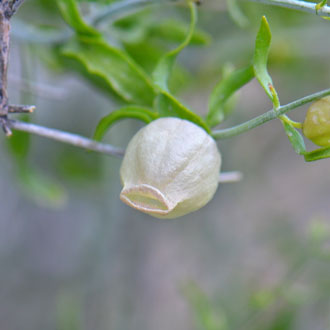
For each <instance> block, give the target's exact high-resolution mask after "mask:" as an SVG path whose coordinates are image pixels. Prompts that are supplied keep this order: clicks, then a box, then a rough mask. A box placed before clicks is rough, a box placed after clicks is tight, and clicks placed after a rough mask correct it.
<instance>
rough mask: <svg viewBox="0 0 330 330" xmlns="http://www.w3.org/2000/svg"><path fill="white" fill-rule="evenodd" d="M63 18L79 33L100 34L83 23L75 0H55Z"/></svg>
mask: <svg viewBox="0 0 330 330" xmlns="http://www.w3.org/2000/svg"><path fill="white" fill-rule="evenodd" d="M57 4H58V7H59V9H60V11H61V14H62V16H63V19H64V20H65V21H66V22H67V23H68V24H69V25H70V26H71V27H72V28H73V29H74V30H75V31H76V32H77V33H79V34H84V35H89V36H100V35H101V34H100V32H99V31H98V30H96V29H94V28H93V27H92V26H90V25H88V24H87V23H85V21H84V20H83V18H82V17H81V15H80V12H79V8H78V4H77V1H76V0H57Z"/></svg>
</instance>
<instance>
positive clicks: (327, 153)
mask: <svg viewBox="0 0 330 330" xmlns="http://www.w3.org/2000/svg"><path fill="white" fill-rule="evenodd" d="M304 157H305V161H306V162H313V161H315V160H319V159H324V158H329V157H330V147H325V148H319V149H316V150H313V151H309V152H305V153H304Z"/></svg>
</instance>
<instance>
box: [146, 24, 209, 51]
mask: <svg viewBox="0 0 330 330" xmlns="http://www.w3.org/2000/svg"><path fill="white" fill-rule="evenodd" d="M187 30H189V27H187V24H186V23H185V22H183V21H177V20H174V19H168V20H165V21H162V22H155V23H154V24H153V25H152V26H151V27H150V28H149V32H148V34H149V35H150V36H151V37H153V38H158V39H160V40H162V41H168V42H181V41H182V40H183V39H185V38H186V35H187ZM210 41H211V36H210V35H209V34H208V33H206V32H205V31H202V30H200V29H195V30H194V31H193V34H192V36H191V39H190V44H191V45H206V44H209V43H210Z"/></svg>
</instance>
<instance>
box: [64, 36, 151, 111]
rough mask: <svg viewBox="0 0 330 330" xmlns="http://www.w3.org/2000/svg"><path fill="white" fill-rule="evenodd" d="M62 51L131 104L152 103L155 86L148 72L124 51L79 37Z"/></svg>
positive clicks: (104, 43) (102, 42)
mask: <svg viewBox="0 0 330 330" xmlns="http://www.w3.org/2000/svg"><path fill="white" fill-rule="evenodd" d="M62 54H63V55H64V56H66V57H68V58H71V59H74V60H76V61H78V62H80V63H81V64H82V65H83V66H84V67H85V68H86V70H87V71H88V72H89V73H90V74H92V75H95V76H97V77H98V78H99V79H101V80H102V81H103V83H104V85H105V86H107V87H108V89H110V91H115V92H116V93H117V94H118V95H119V96H120V97H122V98H123V99H124V100H125V101H127V102H129V103H135V104H140V105H146V106H150V105H152V103H153V100H154V98H155V89H154V86H153V85H152V82H151V81H150V79H149V77H148V76H147V75H146V74H145V72H144V71H143V70H142V69H141V68H140V67H139V66H138V65H137V64H136V63H134V61H133V60H132V59H131V58H129V57H128V56H127V55H126V54H125V53H124V52H123V51H121V50H119V49H117V48H115V47H113V46H110V45H109V44H107V43H106V42H105V41H103V40H102V39H95V38H87V37H80V38H76V39H73V40H72V41H71V42H70V43H67V44H66V46H65V47H64V48H63V49H62Z"/></svg>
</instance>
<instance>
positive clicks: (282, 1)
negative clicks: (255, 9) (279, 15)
mask: <svg viewBox="0 0 330 330" xmlns="http://www.w3.org/2000/svg"><path fill="white" fill-rule="evenodd" d="M250 1H254V2H261V3H264V4H266V5H274V6H279V7H285V8H290V9H295V10H300V11H304V12H307V13H310V14H316V15H319V16H325V17H330V6H327V5H325V6H323V7H321V8H320V9H319V10H316V5H317V3H313V2H307V1H300V0H250Z"/></svg>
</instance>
